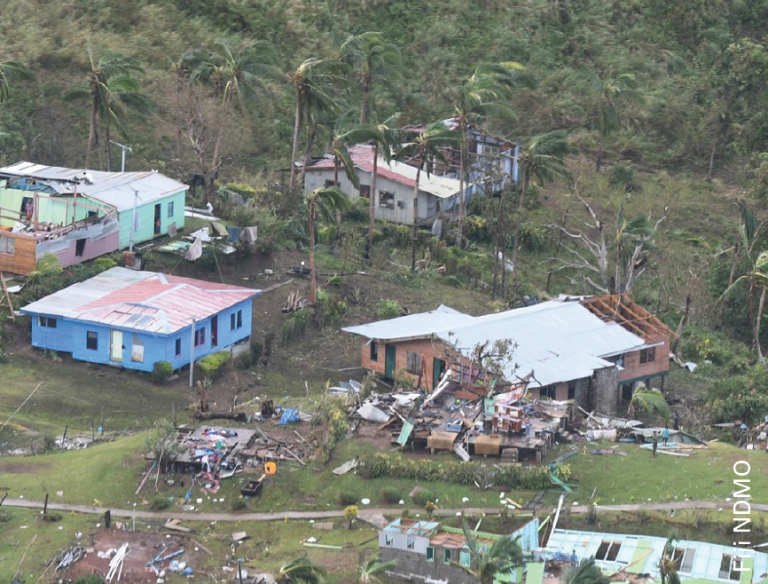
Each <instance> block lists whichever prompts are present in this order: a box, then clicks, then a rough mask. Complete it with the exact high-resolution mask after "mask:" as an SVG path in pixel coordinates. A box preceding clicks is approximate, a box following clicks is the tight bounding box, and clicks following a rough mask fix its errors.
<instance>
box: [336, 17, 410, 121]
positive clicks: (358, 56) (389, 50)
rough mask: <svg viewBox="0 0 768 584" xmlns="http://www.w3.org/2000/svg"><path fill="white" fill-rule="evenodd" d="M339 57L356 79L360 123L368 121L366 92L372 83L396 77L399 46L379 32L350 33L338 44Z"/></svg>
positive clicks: (399, 58) (369, 91)
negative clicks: (359, 94) (353, 71)
mask: <svg viewBox="0 0 768 584" xmlns="http://www.w3.org/2000/svg"><path fill="white" fill-rule="evenodd" d="M340 52H341V58H342V60H343V61H344V62H346V63H347V64H348V65H349V66H350V67H351V68H352V69H354V70H356V72H357V76H358V78H359V79H360V92H361V94H362V96H361V103H360V123H361V124H366V123H368V114H369V112H370V95H371V92H372V91H373V88H374V83H377V82H389V83H391V82H392V81H394V80H395V78H399V77H400V71H399V68H400V66H401V65H402V59H401V57H400V49H399V48H398V47H397V46H396V45H393V44H391V43H388V42H386V41H385V40H384V37H383V35H382V34H381V33H380V32H372V31H371V32H364V33H363V34H359V35H357V36H350V37H349V38H347V40H346V41H344V42H343V43H342V44H341V49H340Z"/></svg>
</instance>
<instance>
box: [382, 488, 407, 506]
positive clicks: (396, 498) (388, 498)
mask: <svg viewBox="0 0 768 584" xmlns="http://www.w3.org/2000/svg"><path fill="white" fill-rule="evenodd" d="M379 498H380V499H381V500H382V501H384V502H385V503H389V504H390V505H397V504H398V503H399V502H400V500H401V499H402V498H403V494H402V493H401V492H400V490H399V489H397V488H396V487H384V488H383V489H381V490H380V491H379Z"/></svg>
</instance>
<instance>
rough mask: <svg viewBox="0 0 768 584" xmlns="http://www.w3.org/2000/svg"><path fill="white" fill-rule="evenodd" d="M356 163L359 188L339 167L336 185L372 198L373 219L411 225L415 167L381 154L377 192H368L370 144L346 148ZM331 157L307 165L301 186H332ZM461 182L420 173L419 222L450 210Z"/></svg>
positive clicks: (310, 188)
mask: <svg viewBox="0 0 768 584" xmlns="http://www.w3.org/2000/svg"><path fill="white" fill-rule="evenodd" d="M349 154H350V157H351V159H352V162H353V164H354V166H355V172H356V173H357V178H358V179H359V181H360V189H357V188H356V187H355V186H354V185H353V184H352V182H351V181H350V180H349V178H347V176H346V174H345V173H344V169H339V170H338V178H339V188H340V189H341V190H342V191H343V192H344V193H346V195H347V196H348V197H349V198H350V199H353V200H354V199H357V198H359V197H363V198H365V199H369V200H370V197H374V209H375V217H376V219H380V220H383V221H392V222H394V223H404V224H406V225H412V224H413V191H414V188H415V187H416V173H417V172H418V169H417V168H414V167H413V166H410V165H409V164H405V163H404V162H398V161H396V160H392V161H391V162H389V163H388V162H386V161H385V160H384V158H382V157H381V156H380V157H379V159H378V161H377V171H376V172H377V179H376V192H375V193H371V188H372V187H371V184H372V178H373V161H374V158H373V147H372V146H369V145H367V144H358V145H357V146H353V147H352V148H350V149H349ZM335 175H336V172H335V169H334V160H333V158H324V159H323V160H320V161H319V162H316V163H315V164H313V165H311V166H309V167H308V168H307V170H306V172H305V175H304V188H305V190H307V191H309V192H311V191H314V190H315V189H317V188H322V187H327V186H333V185H334V177H335ZM459 191H460V184H459V181H458V180H456V179H455V178H450V177H447V176H440V175H438V174H434V173H429V174H428V173H427V172H425V171H423V170H422V172H421V174H420V176H419V192H418V211H417V212H418V216H417V220H418V221H419V223H429V222H431V221H434V220H435V219H436V218H437V216H438V215H439V214H440V213H441V212H444V213H445V212H447V213H450V212H452V210H453V209H455V208H457V207H458V204H459Z"/></svg>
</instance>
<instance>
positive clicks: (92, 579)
mask: <svg viewBox="0 0 768 584" xmlns="http://www.w3.org/2000/svg"><path fill="white" fill-rule="evenodd" d="M72 584H104V580H103V579H102V578H101V576H98V575H96V574H90V575H88V576H81V577H80V578H78V579H77V580H75V581H74V582H73V583H72Z"/></svg>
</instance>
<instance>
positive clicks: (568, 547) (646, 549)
mask: <svg viewBox="0 0 768 584" xmlns="http://www.w3.org/2000/svg"><path fill="white" fill-rule="evenodd" d="M666 541H667V540H666V539H665V538H663V537H651V536H645V535H627V534H617V533H596V532H589V531H573V530H567V529H556V530H555V532H554V533H553V534H552V535H550V537H549V541H548V542H547V547H546V548H545V550H544V551H545V553H547V554H552V555H554V554H555V553H561V554H565V555H568V556H570V555H575V556H576V559H577V560H578V561H581V560H582V559H588V558H590V557H592V556H594V555H596V554H597V553H598V550H599V549H600V546H601V545H602V544H603V542H613V543H614V545H616V544H619V547H618V553H617V554H616V559H615V560H614V561H607V560H600V559H597V560H596V562H597V564H598V565H599V566H601V567H603V568H605V569H610V570H619V569H624V570H626V571H627V572H629V573H632V574H651V575H652V576H654V577H655V578H658V577H659V568H658V566H659V560H660V559H661V556H662V554H663V552H664V546H665V544H666ZM674 547H675V548H677V549H680V550H687V551H686V552H685V553H686V554H688V553H693V557H692V558H689V557H687V556H683V558H682V562H681V563H682V566H681V568H680V570H679V574H680V577H681V579H682V581H683V582H685V581H686V580H689V579H698V580H702V579H703V580H710V581H715V582H731V583H733V582H738V581H739V580H740V575H741V574H743V573H742V572H738V571H735V572H734V573H735V579H731V578H723V577H721V572H720V569H721V564H722V563H723V556H730V557H734V556H735V555H737V551H736V550H734V548H733V547H731V546H724V545H717V544H711V543H706V542H701V541H690V540H684V539H680V540H676V541H675V543H674ZM741 552H742V554H743V555H746V554H747V553H749V555H750V556H751V557H752V558H753V566H752V573H751V574H750V576H751V578H750V579H749V580H748V581H749V582H753V583H757V582H759V581H760V580H761V579H762V577H763V575H764V574H766V572H768V554H764V553H762V552H752V551H747V550H741ZM612 555H613V553H612ZM726 559H727V558H726ZM744 567H745V568H747V567H749V566H748V565H747V564H745V566H744Z"/></svg>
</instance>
